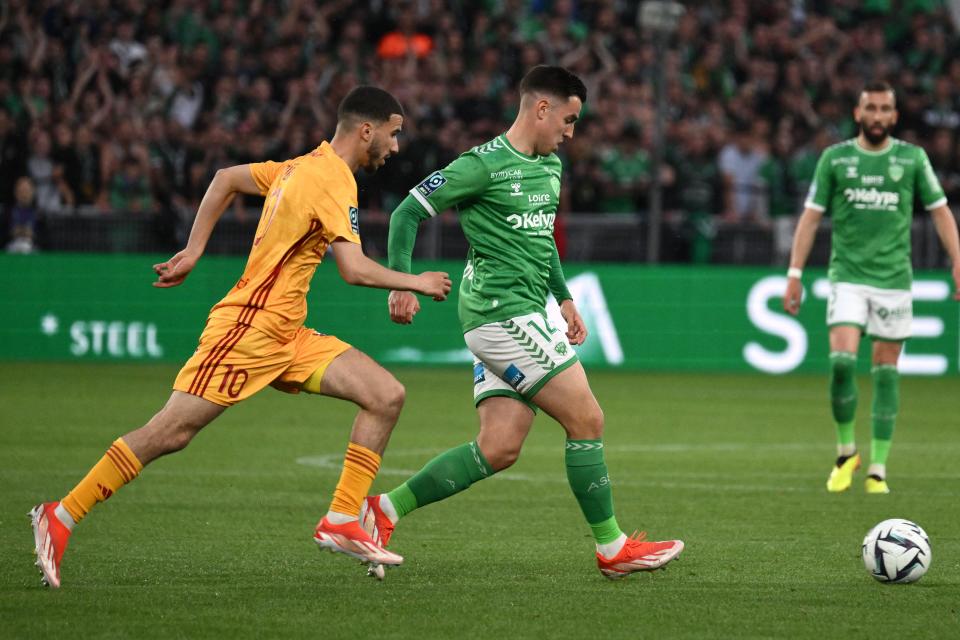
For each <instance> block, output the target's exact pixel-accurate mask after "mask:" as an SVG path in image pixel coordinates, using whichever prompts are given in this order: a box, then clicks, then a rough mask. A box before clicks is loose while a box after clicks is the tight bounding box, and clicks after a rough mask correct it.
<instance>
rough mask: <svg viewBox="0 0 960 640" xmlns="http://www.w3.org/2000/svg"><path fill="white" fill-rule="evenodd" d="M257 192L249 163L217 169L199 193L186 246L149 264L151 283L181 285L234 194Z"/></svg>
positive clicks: (205, 246)
mask: <svg viewBox="0 0 960 640" xmlns="http://www.w3.org/2000/svg"><path fill="white" fill-rule="evenodd" d="M260 192H261V191H260V188H259V187H258V186H257V183H256V182H255V181H254V179H253V176H252V175H251V174H250V167H249V165H246V164H239V165H236V166H233V167H227V168H226V169H219V170H218V171H217V173H216V175H214V176H213V180H212V181H211V182H210V186H208V187H207V192H206V193H205V194H203V200H201V201H200V207H199V208H198V209H197V217H196V218H195V219H194V220H193V228H192V229H191V230H190V239H189V240H188V241H187V246H186V248H185V249H183V250H182V251H179V252H178V253H177V254H176V255H174V256H173V257H172V258H170V259H169V260H167V261H166V262H161V263H160V264H155V265H153V271H154V273H156V274H157V281H156V282H154V283H153V286H155V287H160V288H167V287H175V286H177V285H178V284H181V283H182V282H183V281H184V280H185V279H186V277H187V276H188V275H190V272H191V271H192V270H193V268H194V266H196V264H197V261H198V260H200V256H202V255H203V252H204V250H205V249H206V248H207V241H209V240H210V234H211V233H213V228H214V227H215V226H216V225H217V221H218V220H220V216H222V215H223V212H224V211H225V210H226V208H227V207H228V206H230V203H231V202H233V199H234V198H235V197H236V195H237V194H238V193H248V194H253V195H259V194H260Z"/></svg>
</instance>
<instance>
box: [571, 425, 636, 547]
mask: <svg viewBox="0 0 960 640" xmlns="http://www.w3.org/2000/svg"><path fill="white" fill-rule="evenodd" d="M566 463H567V481H568V482H569V483H570V488H571V489H572V490H573V495H574V496H576V498H577V502H579V503H580V510H581V511H582V512H583V516H584V517H585V518H586V519H587V523H588V524H589V525H590V529H591V531H592V532H593V537H594V539H595V540H596V541H597V549H598V550H599V551H600V553H601V554H602V555H604V556H605V557H608V558H612V557H613V556H615V555H617V552H619V551H620V547H622V546H623V543H624V541H625V540H626V536H625V535H624V534H623V532H622V531H621V530H620V527H619V526H618V525H617V519H616V518H615V517H614V515H613V491H612V489H611V488H610V475H609V473H608V472H607V463H606V462H605V461H604V459H603V441H602V440H567V444H566ZM602 549H606V551H607V552H609V551H613V552H612V553H607V552H605V551H603V550H602Z"/></svg>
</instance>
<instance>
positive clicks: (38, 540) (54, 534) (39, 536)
mask: <svg viewBox="0 0 960 640" xmlns="http://www.w3.org/2000/svg"><path fill="white" fill-rule="evenodd" d="M59 504H60V503H59V502H44V503H43V504H38V505H37V506H35V507H34V508H33V509H32V510H31V511H30V513H28V514H27V515H28V516H30V524H31V526H32V527H33V544H34V550H35V551H36V554H37V563H36V564H37V566H38V567H39V568H40V572H41V573H42V574H43V577H42V578H41V580H42V581H43V584H45V585H47V586H48V587H52V588H54V589H57V588H59V587H60V560H61V559H62V558H63V552H64V551H66V549H67V543H68V542H69V541H70V529H67V527H66V526H65V525H64V524H63V523H62V522H60V519H59V518H57V514H56V513H54V510H55V509H56V508H57V506H58V505H59Z"/></svg>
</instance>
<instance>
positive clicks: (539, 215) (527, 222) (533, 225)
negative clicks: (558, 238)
mask: <svg viewBox="0 0 960 640" xmlns="http://www.w3.org/2000/svg"><path fill="white" fill-rule="evenodd" d="M556 219H557V214H555V213H544V212H543V211H537V212H536V213H514V214H513V215H509V216H507V222H509V223H510V226H511V227H513V228H514V229H537V230H539V229H547V230H549V231H553V221H554V220H556Z"/></svg>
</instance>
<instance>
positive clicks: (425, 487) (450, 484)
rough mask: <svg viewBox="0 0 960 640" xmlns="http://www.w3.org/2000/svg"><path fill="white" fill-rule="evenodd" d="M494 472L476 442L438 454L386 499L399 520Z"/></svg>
mask: <svg viewBox="0 0 960 640" xmlns="http://www.w3.org/2000/svg"><path fill="white" fill-rule="evenodd" d="M494 473H496V472H495V471H494V470H493V468H492V467H491V466H490V463H489V462H487V459H486V458H485V457H484V456H483V452H482V451H480V447H479V446H477V443H476V441H474V442H468V443H466V444H462V445H460V446H459V447H454V448H453V449H448V450H447V451H444V452H443V453H441V454H440V455H438V456H437V457H436V458H434V459H433V460H431V461H430V462H428V463H427V464H425V465H424V466H423V468H422V469H420V471H418V472H417V473H415V474H414V475H413V476H412V477H410V478H409V479H408V480H407V481H406V482H404V483H403V484H402V485H400V486H399V487H397V488H396V489H394V490H393V491H391V492H389V493H388V494H387V498H388V499H389V501H390V504H391V505H392V506H393V508H394V509H395V510H396V515H397V519H398V520H399V519H400V518H402V517H403V516H405V515H407V514H408V513H410V512H411V511H413V510H414V509H416V508H418V507H423V506H426V505H428V504H430V503H431V502H438V501H440V500H443V499H445V498H449V497H450V496H452V495H454V494H456V493H460V492H461V491H463V490H464V489H466V488H467V487H469V486H470V485H472V484H473V483H474V482H479V481H480V480H483V479H484V478H489V477H490V476H492V475H493V474H494ZM394 522H396V521H394Z"/></svg>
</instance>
